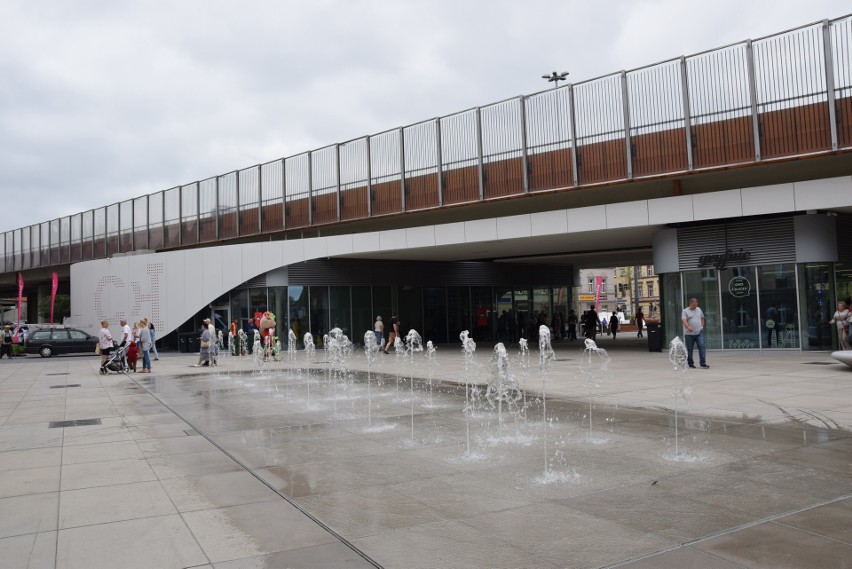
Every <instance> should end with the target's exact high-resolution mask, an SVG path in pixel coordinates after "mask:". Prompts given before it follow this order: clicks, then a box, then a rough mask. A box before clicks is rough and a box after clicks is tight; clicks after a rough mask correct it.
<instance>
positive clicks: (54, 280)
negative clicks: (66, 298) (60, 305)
mask: <svg viewBox="0 0 852 569" xmlns="http://www.w3.org/2000/svg"><path fill="white" fill-rule="evenodd" d="M50 279H51V280H50V324H51V325H53V303H54V302H56V289H57V288H59V275H58V274H56V273H53V275H51V277H50Z"/></svg>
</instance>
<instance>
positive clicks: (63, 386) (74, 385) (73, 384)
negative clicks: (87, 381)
mask: <svg viewBox="0 0 852 569" xmlns="http://www.w3.org/2000/svg"><path fill="white" fill-rule="evenodd" d="M66 387H80V384H79V383H69V384H68V385H51V386H50V388H51V389H65V388H66Z"/></svg>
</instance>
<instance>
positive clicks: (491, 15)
mask: <svg viewBox="0 0 852 569" xmlns="http://www.w3.org/2000/svg"><path fill="white" fill-rule="evenodd" d="M849 6H850V5H849V4H848V2H843V1H839V0H834V1H826V0H809V1H807V2H802V1H801V0H716V1H715V2H712V3H711V2H706V1H702V2H698V1H696V2H691V1H688V0H658V1H650V0H624V1H622V0H609V1H599V2H589V1H579V0H523V1H521V0H513V1H508V0H469V1H466V0H453V1H444V0H437V1H430V0H422V1H419V2H411V1H408V2H407V1H404V0H397V1H392V0H375V1H358V0H346V1H344V0H338V1H326V0H311V1H310V2H307V1H300V2H291V1H284V0H280V1H272V0H241V1H240V2H236V1H232V2H225V1H211V0H193V1H183V0H168V1H144V0H136V1H126V0H91V1H83V0H64V1H58V2H57V1H53V0H51V1H46V0H0V231H5V230H9V229H14V228H18V227H22V226H25V225H28V224H32V223H38V222H41V221H47V220H50V219H54V218H57V217H61V216H64V215H68V214H72V213H77V212H80V211H84V210H87V209H91V208H94V207H100V206H104V205H108V204H111V203H115V202H117V201H121V200H124V199H127V198H131V197H137V196H141V195H144V194H146V193H152V192H156V191H160V190H164V189H167V188H170V187H174V186H176V185H179V184H182V183H188V182H193V181H195V180H199V179H204V178H208V177H210V176H213V175H215V174H221V173H224V172H228V171H231V170H234V169H237V168H243V167H246V166H250V165H253V164H257V163H260V162H266V161H269V160H273V159H276V158H280V157H283V156H290V155H293V154H297V153H300V152H303V151H306V150H310V149H314V148H319V147H321V146H325V145H327V144H330V143H334V142H342V141H345V140H348V139H352V138H355V137H359V136H362V135H366V134H373V133H376V132H380V131H384V130H387V129H389V128H393V127H397V126H402V125H405V124H409V123H413V122H417V121H420V120H423V119H427V118H431V117H435V116H439V115H444V114H448V113H452V112H454V111H459V110H463V109H467V108H470V107H473V106H477V105H484V104H487V103H489V102H494V101H497V100H501V99H505V98H509V97H513V96H516V95H520V94H529V93H533V92H536V91H539V90H541V89H544V88H546V87H547V86H548V85H547V84H546V83H545V82H544V81H543V80H542V79H541V75H542V74H544V73H549V72H551V71H554V70H555V71H569V72H570V73H571V75H570V79H571V80H572V81H574V82H577V81H582V80H585V79H589V78H592V77H597V76H599V75H604V74H607V73H610V72H614V71H618V70H621V69H631V68H633V67H638V66H642V65H646V64H649V63H654V62H657V61H660V60H663V59H669V58H671V57H675V56H679V55H689V54H691V53H695V52H699V51H703V50H706V49H710V48H713V47H718V46H721V45H725V44H728V43H732V42H736V41H740V40H743V39H746V38H757V37H760V36H762V35H766V34H769V33H773V32H777V31H782V30H785V29H788V28H791V27H795V26H798V25H801V24H806V23H810V22H814V21H817V20H822V19H824V18H835V17H838V16H842V15H844V14H845V13H847V12H849V11H850V9H849Z"/></svg>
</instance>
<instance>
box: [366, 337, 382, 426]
mask: <svg viewBox="0 0 852 569" xmlns="http://www.w3.org/2000/svg"><path fill="white" fill-rule="evenodd" d="M380 349H381V346H380V345H379V343H378V341H376V334H375V332H373V331H367V332H365V333H364V355H366V356H367V427H368V428H369V427H372V426H373V393H372V387H371V385H372V381H373V364H374V363H375V362H376V358H377V357H378V355H379V350H380Z"/></svg>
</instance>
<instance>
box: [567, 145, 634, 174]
mask: <svg viewBox="0 0 852 569" xmlns="http://www.w3.org/2000/svg"><path fill="white" fill-rule="evenodd" d="M577 152H578V154H577V157H578V162H579V170H580V184H595V183H598V182H607V181H610V180H621V179H623V178H626V177H627V154H626V149H625V146H624V139H623V138H616V139H613V140H604V141H602V142H594V143H592V144H585V145H582V146H579V147H578V149H577Z"/></svg>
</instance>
